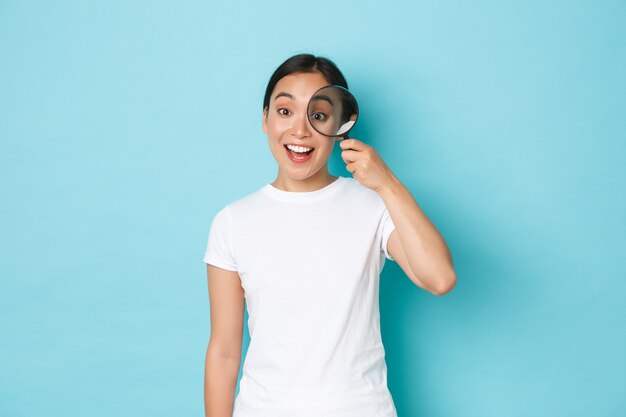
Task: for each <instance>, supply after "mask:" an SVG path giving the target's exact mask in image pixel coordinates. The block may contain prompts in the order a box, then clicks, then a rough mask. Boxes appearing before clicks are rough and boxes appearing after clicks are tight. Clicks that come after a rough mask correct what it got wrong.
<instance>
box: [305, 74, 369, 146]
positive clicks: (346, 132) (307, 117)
mask: <svg viewBox="0 0 626 417" xmlns="http://www.w3.org/2000/svg"><path fill="white" fill-rule="evenodd" d="M330 87H334V88H339V89H341V90H343V91H345V92H347V93H348V94H349V95H350V96H351V97H352V98H353V99H354V107H355V109H356V119H354V123H353V124H352V126H350V129H348V130H346V131H345V132H343V133H342V134H341V135H327V134H326V133H322V132H320V131H319V130H317V129H316V128H315V126H313V123H311V119H310V118H309V106H310V105H311V100H312V99H313V97H315V96H316V95H317V93H319V92H320V91H322V90H323V89H325V88H330ZM306 119H307V120H308V122H309V124H310V125H311V127H312V128H313V130H315V131H316V132H317V133H319V134H320V135H324V136H328V137H329V138H334V137H343V138H347V137H348V133H350V131H351V130H352V128H354V126H355V125H356V121H357V120H359V103H358V101H356V97H354V95H353V94H352V93H351V92H350V90H348V89H347V88H346V87H343V86H341V85H337V84H330V85H325V86H324V87H322V88H320V89H318V90H317V91H316V92H315V93H313V95H312V96H311V99H310V100H309V103H308V104H307V106H306Z"/></svg>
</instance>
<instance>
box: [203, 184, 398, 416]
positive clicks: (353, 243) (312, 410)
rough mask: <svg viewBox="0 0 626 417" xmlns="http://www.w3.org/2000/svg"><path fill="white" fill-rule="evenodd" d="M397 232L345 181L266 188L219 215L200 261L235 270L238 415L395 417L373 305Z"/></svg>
mask: <svg viewBox="0 0 626 417" xmlns="http://www.w3.org/2000/svg"><path fill="white" fill-rule="evenodd" d="M394 228H395V226H394V224H393V222H392V221H391V217H390V216H389V212H388V211H387V208H386V207H385V204H384V201H383V200H382V198H381V197H380V196H379V195H378V193H376V192H375V191H373V190H371V189H369V188H367V187H365V186H363V185H362V184H361V183H359V182H358V181H357V180H356V179H354V178H350V177H338V178H337V179H336V180H335V181H333V182H332V183H330V184H329V185H327V186H325V187H324V188H321V189H319V190H315V191H310V192H290V191H284V190H280V189H278V188H275V187H274V186H273V185H271V184H269V183H268V184H267V185H265V186H263V187H262V188H260V189H259V190H257V191H256V192H254V193H252V194H249V195H248V196H246V197H243V198H241V199H239V200H236V201H234V202H232V203H230V204H228V205H227V206H225V207H224V208H223V209H222V210H220V211H219V212H218V213H217V214H216V215H215V217H214V219H213V222H212V224H211V228H210V231H209V237H208V242H207V247H206V252H205V254H204V262H206V263H208V264H212V265H215V266H218V267H220V268H223V269H227V270H230V271H237V272H238V273H239V277H240V279H241V284H242V286H243V289H244V291H245V299H246V305H247V309H248V328H249V331H250V345H249V346H248V352H247V355H246V358H245V361H244V365H243V375H242V378H241V381H240V384H239V393H238V395H237V397H236V399H235V404H234V414H233V416H234V417H304V416H311V417H397V413H396V409H395V405H394V402H393V399H392V397H391V393H390V392H389V390H388V388H387V366H386V363H385V349H384V347H383V344H382V340H381V333H380V316H379V303H378V301H379V297H378V292H379V279H380V272H381V271H382V268H383V266H384V263H385V258H388V259H390V260H393V258H392V257H391V256H390V255H389V253H388V252H387V240H388V238H389V235H390V234H391V232H392V231H393V229H394Z"/></svg>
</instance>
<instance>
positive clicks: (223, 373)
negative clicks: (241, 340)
mask: <svg viewBox="0 0 626 417" xmlns="http://www.w3.org/2000/svg"><path fill="white" fill-rule="evenodd" d="M240 360H241V358H237V357H225V356H224V355H222V354H220V353H218V352H216V351H215V349H212V348H211V345H210V344H209V347H208V348H207V353H206V359H205V369H204V412H205V416H206V417H232V415H233V405H234V398H235V390H236V388H237V376H238V375H239V366H240Z"/></svg>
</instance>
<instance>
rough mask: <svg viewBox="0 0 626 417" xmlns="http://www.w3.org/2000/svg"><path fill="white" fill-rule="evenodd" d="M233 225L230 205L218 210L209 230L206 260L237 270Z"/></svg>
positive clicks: (208, 262) (224, 267)
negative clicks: (229, 209)
mask: <svg viewBox="0 0 626 417" xmlns="http://www.w3.org/2000/svg"><path fill="white" fill-rule="evenodd" d="M233 248H234V246H233V227H232V221H231V218H230V213H229V211H228V207H224V208H223V209H222V210H220V211H218V212H217V214H216V215H215V217H214V218H213V221H212V222H211V229H210V230H209V238H208V241H207V246H206V250H205V252H204V259H203V260H204V262H205V263H207V264H211V265H215V266H218V267H220V268H222V269H227V270H229V271H237V262H236V261H235V256H234V253H233V252H234V249H233Z"/></svg>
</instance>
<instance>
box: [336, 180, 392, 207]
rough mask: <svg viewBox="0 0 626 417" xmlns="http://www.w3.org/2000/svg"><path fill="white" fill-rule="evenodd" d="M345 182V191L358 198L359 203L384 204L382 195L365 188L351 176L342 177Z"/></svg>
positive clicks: (369, 204)
mask: <svg viewBox="0 0 626 417" xmlns="http://www.w3.org/2000/svg"><path fill="white" fill-rule="evenodd" d="M343 178H345V179H344V183H345V190H344V191H345V193H346V195H349V196H351V197H352V198H355V199H358V200H359V202H360V203H363V204H367V205H368V206H381V205H382V206H384V204H385V203H384V201H383V199H382V197H381V196H380V195H379V194H378V193H377V192H376V191H374V190H372V189H371V188H367V187H366V186H364V185H363V184H361V183H360V182H359V181H358V180H356V179H354V178H353V177H343Z"/></svg>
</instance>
